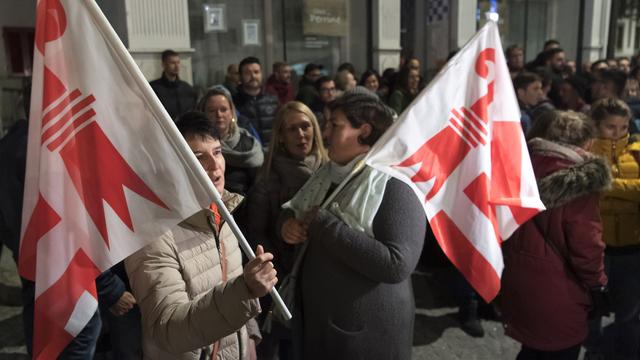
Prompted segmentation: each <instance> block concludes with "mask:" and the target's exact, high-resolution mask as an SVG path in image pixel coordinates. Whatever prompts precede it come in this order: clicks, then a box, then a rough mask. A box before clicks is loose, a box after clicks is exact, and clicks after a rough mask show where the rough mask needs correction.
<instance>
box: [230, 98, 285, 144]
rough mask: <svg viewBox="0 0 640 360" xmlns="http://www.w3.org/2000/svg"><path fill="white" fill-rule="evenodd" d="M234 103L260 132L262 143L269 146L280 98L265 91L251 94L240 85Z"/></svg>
mask: <svg viewBox="0 0 640 360" xmlns="http://www.w3.org/2000/svg"><path fill="white" fill-rule="evenodd" d="M233 103H234V104H235V105H236V108H237V109H238V112H240V114H241V115H242V116H244V117H246V118H247V119H248V120H249V122H250V123H251V126H253V128H254V129H255V130H256V131H257V132H258V135H260V139H259V140H260V141H261V142H262V145H263V146H264V147H267V145H268V144H269V141H270V140H271V129H272V127H273V120H274V119H275V117H276V112H277V111H278V98H277V97H276V96H274V95H271V94H267V93H265V92H264V91H263V92H261V93H260V94H259V95H258V96H251V95H249V94H247V93H245V92H244V90H242V86H240V87H239V88H238V93H237V94H236V96H235V97H234V98H233ZM248 130H249V129H248Z"/></svg>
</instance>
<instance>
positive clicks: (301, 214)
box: [280, 92, 427, 360]
mask: <svg viewBox="0 0 640 360" xmlns="http://www.w3.org/2000/svg"><path fill="white" fill-rule="evenodd" d="M391 123H392V113H391V111H390V110H389V109H388V108H387V107H386V106H385V105H384V104H383V103H382V102H380V100H378V99H377V98H374V97H372V96H371V95H367V94H359V93H352V92H347V93H345V94H344V95H343V96H342V97H341V98H339V99H338V100H336V101H335V102H334V103H333V104H332V105H331V118H330V119H329V121H328V123H327V126H328V128H327V129H326V130H325V131H326V133H325V135H326V136H327V138H328V140H329V143H330V144H329V159H330V160H331V161H330V162H329V163H328V164H327V165H325V166H323V167H322V168H320V170H318V171H317V172H316V173H315V174H314V175H313V176H312V177H311V179H309V181H308V182H307V183H306V184H305V185H304V186H303V187H302V189H301V190H300V191H299V192H298V193H297V194H296V195H295V196H294V198H293V199H292V200H291V201H289V202H288V203H286V204H285V205H284V208H285V209H287V211H286V212H285V213H284V214H283V216H281V219H280V223H281V224H282V225H281V227H280V229H281V236H282V238H283V240H284V241H286V242H288V243H290V244H299V243H303V242H307V248H306V252H305V253H304V258H303V261H302V265H301V269H300V276H299V277H298V280H299V283H298V294H297V295H298V297H297V298H296V307H297V311H296V315H297V316H299V318H298V319H294V322H293V323H294V326H295V327H294V331H293V333H294V340H296V344H295V345H298V346H300V348H299V350H300V352H299V355H301V358H304V359H400V360H401V359H410V358H411V344H412V340H413V318H414V310H415V306H414V300H413V290H412V286H411V279H410V275H411V272H412V271H413V269H414V268H415V266H416V264H417V262H418V258H419V256H420V252H421V249H422V245H423V240H424V237H425V231H426V227H427V223H426V216H425V214H424V211H423V208H422V205H421V204H420V202H419V200H418V198H417V197H416V196H415V195H414V193H413V191H412V190H411V189H410V188H409V186H407V185H405V184H404V183H402V182H400V181H399V180H396V179H393V178H390V177H389V176H388V175H386V174H384V173H381V172H379V171H377V170H374V169H373V168H371V167H368V166H363V167H361V166H360V165H359V163H360V162H361V160H362V158H363V157H364V155H365V154H366V153H367V151H369V149H370V147H371V146H372V145H373V144H374V142H375V141H376V140H377V139H378V138H379V137H380V136H381V135H382V134H383V133H384V131H385V130H386V129H387V128H388V127H389V126H390V125H391ZM345 179H346V180H345ZM343 181H344V182H345V183H346V185H345V186H344V187H343V188H342V190H339V193H338V194H337V195H336V196H335V197H333V199H332V200H331V202H330V205H329V206H327V207H326V209H320V210H318V206H319V205H320V204H321V203H323V202H324V201H325V199H326V198H327V197H328V196H330V194H331V193H332V192H333V190H334V189H336V188H337V187H338V184H340V183H342V182H343Z"/></svg>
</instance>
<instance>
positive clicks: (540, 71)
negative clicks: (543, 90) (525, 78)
mask: <svg viewBox="0 0 640 360" xmlns="http://www.w3.org/2000/svg"><path fill="white" fill-rule="evenodd" d="M533 72H534V73H535V74H536V75H538V76H539V77H540V80H541V81H542V87H547V86H551V83H552V82H553V74H552V73H551V70H549V69H548V68H547V67H546V66H538V67H536V68H534V69H533Z"/></svg>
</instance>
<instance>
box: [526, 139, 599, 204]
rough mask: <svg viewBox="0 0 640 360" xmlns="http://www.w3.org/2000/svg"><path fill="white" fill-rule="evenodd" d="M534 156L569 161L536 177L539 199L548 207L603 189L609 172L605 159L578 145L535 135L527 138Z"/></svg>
mask: <svg viewBox="0 0 640 360" xmlns="http://www.w3.org/2000/svg"><path fill="white" fill-rule="evenodd" d="M528 145H529V151H531V153H532V154H535V155H541V156H548V157H553V158H558V159H560V160H564V161H568V162H570V163H571V164H570V165H569V166H566V167H563V168H561V169H558V170H556V171H554V172H552V173H551V174H548V175H546V176H545V177H542V178H539V179H537V182H538V191H539V193H540V200H542V202H543V203H544V205H545V207H546V208H547V209H553V208H556V207H559V206H562V205H565V204H567V203H569V202H571V201H572V200H575V199H577V198H579V197H582V196H585V195H588V194H592V193H597V192H601V191H604V190H606V189H607V188H609V186H610V185H611V172H610V170H609V166H608V165H607V163H606V161H605V160H604V159H602V158H600V157H597V156H595V155H593V154H591V153H588V152H586V151H581V150H580V149H579V148H576V147H572V146H568V145H565V144H559V143H555V142H551V141H548V140H544V139H540V138H535V139H532V140H530V141H529V143H528Z"/></svg>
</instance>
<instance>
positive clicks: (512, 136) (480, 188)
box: [367, 21, 544, 301]
mask: <svg viewBox="0 0 640 360" xmlns="http://www.w3.org/2000/svg"><path fill="white" fill-rule="evenodd" d="M367 164H369V165H370V166H372V167H374V168H377V169H379V170H381V171H384V172H387V173H388V174H390V175H392V176H394V177H396V178H398V179H400V180H402V181H403V182H405V183H407V184H408V185H410V186H411V188H412V189H413V190H414V192H415V194H416V196H418V197H419V198H420V201H421V202H422V203H423V206H424V210H425V212H426V214H427V217H428V219H429V224H430V225H431V228H432V229H433V232H434V234H435V236H436V239H437V240H438V243H439V244H440V247H441V248H442V249H443V251H444V253H445V254H446V255H447V257H448V258H449V259H450V260H451V261H452V262H453V264H454V265H455V266H456V267H457V268H458V270H460V272H461V273H462V274H463V275H464V276H465V277H466V279H467V280H468V281H469V283H470V284H471V285H472V286H473V287H474V288H475V289H476V291H477V292H478V293H479V294H480V295H481V296H482V298H483V299H485V300H486V301H490V300H492V299H493V298H494V297H495V296H496V295H497V294H498V291H499V290H500V277H501V274H502V269H503V267H504V265H503V261H502V251H501V249H500V245H501V243H502V241H503V240H504V239H506V238H508V237H509V236H510V235H511V234H512V233H513V231H514V230H515V229H516V228H517V227H518V226H519V225H521V224H522V223H523V222H525V221H527V220H528V219H529V218H531V217H532V216H534V215H535V214H537V213H538V212H540V211H541V210H544V205H543V204H542V202H541V201H540V198H539V195H538V188H537V186H536V180H535V176H534V174H533V169H532V167H531V162H530V160H529V154H528V152H527V148H526V144H525V139H524V135H523V133H522V128H521V126H520V110H519V107H518V102H517V100H516V96H515V93H514V90H513V85H512V83H511V77H510V76H509V70H508V68H507V64H506V61H505V59H504V55H503V52H502V45H501V44H500V36H499V34H498V27H497V25H496V23H495V22H493V21H489V22H488V23H487V25H485V26H484V27H483V28H482V29H481V30H480V31H479V32H478V33H477V34H476V35H475V36H474V37H473V38H472V39H471V40H470V41H469V43H467V45H466V46H465V47H464V48H463V49H462V50H460V52H459V53H458V54H457V55H456V56H454V57H453V58H452V59H451V60H450V61H449V62H448V63H447V65H446V66H445V68H444V69H443V70H442V71H441V72H440V73H439V74H438V76H436V78H435V79H434V80H433V81H432V82H431V84H430V85H429V86H428V87H427V88H426V89H425V90H424V91H423V92H422V93H421V94H420V95H418V97H417V98H416V99H415V100H414V101H413V103H412V104H411V105H410V106H409V107H408V108H407V110H405V111H404V112H403V113H402V115H401V116H400V118H399V119H398V121H397V122H396V123H395V124H394V125H393V126H392V127H391V128H390V129H389V130H388V131H387V132H386V133H385V134H384V135H383V137H382V138H381V139H380V140H379V141H378V142H377V143H376V144H375V145H374V147H373V149H371V151H370V152H369V155H368V157H367Z"/></svg>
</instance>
